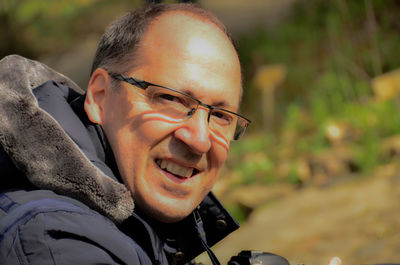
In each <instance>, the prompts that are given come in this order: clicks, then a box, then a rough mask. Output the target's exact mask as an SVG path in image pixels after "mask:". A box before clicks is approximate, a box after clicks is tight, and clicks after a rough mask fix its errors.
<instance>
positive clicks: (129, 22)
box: [91, 3, 234, 74]
mask: <svg viewBox="0 0 400 265" xmlns="http://www.w3.org/2000/svg"><path fill="white" fill-rule="evenodd" d="M168 11H182V12H186V13H189V14H193V15H195V16H198V17H200V18H201V19H205V20H206V21H209V22H211V23H213V24H214V25H216V26H217V27H218V28H219V29H221V30H222V32H223V33H225V35H226V36H227V37H228V39H229V40H230V42H231V43H232V45H234V43H233V41H232V38H231V36H230V34H229V33H228V31H227V29H226V27H225V25H224V24H223V23H222V22H221V21H220V20H219V19H218V18H217V17H216V16H215V15H214V14H213V13H211V12H210V11H207V10H205V9H203V8H201V7H200V6H198V5H196V4H193V3H180V4H164V3H161V4H160V3H158V4H149V5H146V6H145V7H143V8H140V9H137V10H134V11H132V12H129V13H127V14H126V15H124V16H122V17H120V18H118V19H117V20H115V21H114V22H113V23H112V24H111V25H110V26H109V27H108V28H107V30H106V32H105V33H104V35H103V37H102V38H101V40H100V43H99V45H98V48H97V51H96V54H95V57H94V61H93V65H92V70H91V74H92V73H93V72H94V71H95V70H96V69H97V68H100V67H102V68H104V69H106V70H107V71H111V72H116V71H117V70H118V72H121V73H124V72H127V71H128V70H130V69H131V68H132V67H134V66H135V65H136V64H139V63H140V62H137V61H135V60H132V58H135V53H136V51H137V50H138V49H139V47H140V41H141V40H142V38H143V36H144V35H145V34H146V31H147V28H148V27H149V25H150V24H151V22H152V21H154V19H156V18H157V17H159V16H160V15H162V14H164V13H166V12H168ZM117 67H118V69H117Z"/></svg>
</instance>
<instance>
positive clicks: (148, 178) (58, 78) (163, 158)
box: [0, 4, 249, 264]
mask: <svg viewBox="0 0 400 265" xmlns="http://www.w3.org/2000/svg"><path fill="white" fill-rule="evenodd" d="M49 80H53V81H49ZM46 81H47V82H46ZM31 89H32V92H31ZM241 93H242V87H241V69H240V64H239V59H238V56H237V53H236V51H235V49H234V47H233V45H232V42H231V40H230V38H229V37H228V35H227V33H226V30H225V28H224V26H223V25H222V24H221V23H220V22H219V21H218V20H217V19H216V18H215V17H214V16H213V15H212V14H210V13H209V12H207V11H205V10H203V9H201V8H199V7H197V6H193V5H189V4H180V5H164V4H161V5H150V6H148V7H145V8H143V9H140V10H136V11H134V12H132V13H129V14H127V15H125V16H124V17H122V18H120V19H118V20H117V21H116V22H114V23H113V24H112V25H111V26H110V28H109V29H108V30H107V31H106V33H105V34H104V36H103V38H102V40H101V42H100V44H99V47H98V50H97V53H96V56H95V60H94V64H93V69H92V74H91V78H90V81H89V85H88V88H87V93H86V94H85V95H82V91H81V90H80V89H79V88H78V87H77V86H76V85H75V84H74V83H73V82H71V81H70V80H69V79H68V78H66V77H64V76H62V75H60V74H58V73H55V72H54V71H52V70H51V69H49V68H47V67H46V66H44V65H42V64H40V63H37V62H33V61H29V60H27V59H24V58H21V57H18V56H9V57H6V58H5V59H3V60H2V61H1V63H0V113H1V115H0V143H1V147H2V148H0V172H1V174H2V177H1V195H0V230H1V237H0V263H1V264H184V263H186V262H189V261H191V260H192V259H193V258H195V257H196V256H197V255H198V254H200V253H201V252H203V251H207V252H208V253H209V255H210V258H211V260H212V262H213V263H214V264H218V261H217V259H216V257H215V256H214V255H213V253H212V252H211V250H210V249H209V247H210V246H212V245H214V244H215V243H216V242H218V241H219V240H221V239H222V238H223V237H225V236H226V235H228V234H229V233H230V232H232V231H234V230H235V229H237V228H238V225H237V223H236V222H235V220H234V219H233V218H232V217H231V216H230V215H229V214H228V212H227V211H226V210H225V209H224V208H223V207H222V206H221V205H220V203H219V202H218V200H217V199H216V198H215V197H214V196H213V194H212V193H210V190H211V188H212V186H213V185H214V183H215V181H216V179H217V176H218V174H219V172H220V170H221V167H222V165H223V164H224V162H225V160H226V158H227V154H228V150H229V145H230V141H231V140H236V139H238V138H239V137H240V136H241V135H242V134H243V132H244V131H245V129H246V127H247V126H248V124H249V121H248V120H247V119H246V118H244V117H242V116H241V115H239V114H237V112H238V109H239V102H240V97H241ZM133 202H134V203H135V207H134V203H133Z"/></svg>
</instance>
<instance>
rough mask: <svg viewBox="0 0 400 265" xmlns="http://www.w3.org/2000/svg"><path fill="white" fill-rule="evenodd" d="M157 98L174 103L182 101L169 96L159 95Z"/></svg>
mask: <svg viewBox="0 0 400 265" xmlns="http://www.w3.org/2000/svg"><path fill="white" fill-rule="evenodd" d="M158 98H159V99H160V100H165V101H174V102H179V103H180V102H181V101H182V100H181V99H180V98H179V97H177V96H174V95H171V94H159V95H158Z"/></svg>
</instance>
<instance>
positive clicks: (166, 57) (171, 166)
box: [102, 12, 241, 222]
mask: <svg viewBox="0 0 400 265" xmlns="http://www.w3.org/2000/svg"><path fill="white" fill-rule="evenodd" d="M139 56H140V60H141V62H142V63H141V64H140V65H139V66H138V67H136V68H135V69H133V70H131V71H130V72H129V73H127V74H126V73H125V75H127V76H132V77H134V78H137V79H141V80H145V81H148V82H151V83H154V84H159V85H162V86H167V87H171V88H174V89H176V90H179V91H182V92H185V93H188V94H190V95H192V96H193V97H195V98H197V99H199V100H201V101H202V102H204V103H206V104H209V105H213V106H219V107H222V108H225V109H228V110H231V111H237V110H238V105H239V97H240V90H241V73H240V65H239V60H238V57H237V55H236V52H235V50H234V48H233V46H232V45H231V43H230V42H229V40H228V38H227V37H226V36H225V35H224V34H223V33H222V32H221V31H220V30H219V29H218V28H216V27H215V26H214V25H212V24H210V23H207V22H202V21H201V20H199V19H198V18H194V17H192V16H191V15H185V14H184V13H182V12H169V13H166V14H164V15H162V16H160V17H159V18H158V19H157V20H156V21H154V22H153V23H152V24H151V25H150V27H149V28H148V31H147V33H146V35H145V36H144V39H143V40H142V42H141V47H140V48H139ZM103 109H104V111H103V114H102V115H103V116H102V125H103V128H104V130H105V132H106V135H107V137H108V139H109V141H110V143H111V146H112V148H113V151H114V154H115V157H116V161H117V164H118V169H119V171H120V173H121V176H122V179H123V181H124V183H125V184H126V186H127V187H128V188H129V189H130V190H131V192H132V194H133V196H134V199H135V202H136V206H137V207H139V208H140V209H141V210H142V211H144V212H146V213H147V214H148V215H150V216H152V217H154V218H155V219H157V220H159V221H163V222H176V221H179V220H181V219H183V218H185V217H186V216H188V215H189V214H190V213H191V212H192V211H193V209H194V208H195V207H196V206H197V205H198V204H199V203H200V202H201V201H202V199H203V198H204V197H205V196H206V195H207V193H208V192H209V191H210V190H211V188H212V186H213V185H214V183H215V181H216V179H217V176H218V173H219V172H220V170H221V167H222V166H223V164H224V162H225V160H226V158H227V154H228V148H229V141H223V140H221V139H218V137H215V134H214V135H213V134H212V133H211V131H210V129H209V125H208V122H207V116H208V109H207V108H203V107H199V109H198V110H197V112H196V113H195V114H194V115H193V116H192V117H191V118H190V119H188V120H185V121H183V122H179V123H175V122H170V121H168V119H164V118H163V116H162V115H161V116H160V115H158V114H159V113H156V112H155V111H154V110H153V109H152V108H151V106H150V105H149V103H148V101H147V100H146V97H145V96H144V93H143V90H141V89H140V88H137V87H134V86H132V85H129V84H127V83H125V82H121V88H119V90H118V91H114V92H112V93H107V95H106V97H105V100H104V106H103ZM184 175H186V176H184Z"/></svg>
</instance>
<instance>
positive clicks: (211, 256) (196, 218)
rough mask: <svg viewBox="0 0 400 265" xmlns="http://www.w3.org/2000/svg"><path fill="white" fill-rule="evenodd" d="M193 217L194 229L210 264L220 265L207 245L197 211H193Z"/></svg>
mask: <svg viewBox="0 0 400 265" xmlns="http://www.w3.org/2000/svg"><path fill="white" fill-rule="evenodd" d="M193 216H194V221H195V222H196V229H197V232H198V234H199V238H200V241H201V244H202V245H203V247H204V248H205V250H206V251H207V254H208V256H209V257H210V260H211V262H212V264H213V265H221V264H220V263H219V261H218V258H217V256H215V254H214V252H212V250H211V248H210V247H209V246H208V244H207V239H206V232H205V231H204V225H203V220H201V216H200V213H199V211H198V209H195V210H194V211H193Z"/></svg>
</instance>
